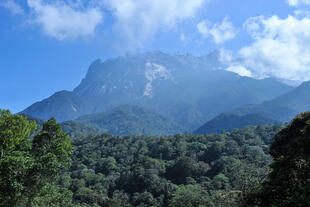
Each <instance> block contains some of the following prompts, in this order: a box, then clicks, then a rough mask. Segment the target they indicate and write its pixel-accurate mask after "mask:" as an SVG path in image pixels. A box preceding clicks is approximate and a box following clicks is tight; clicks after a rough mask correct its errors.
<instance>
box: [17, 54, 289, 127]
mask: <svg viewBox="0 0 310 207" xmlns="http://www.w3.org/2000/svg"><path fill="white" fill-rule="evenodd" d="M224 67H225V65H223V64H222V63H221V61H220V54H219V52H218V51H215V52H213V53H210V54H208V55H206V56H201V57H195V56H192V55H172V54H166V53H162V52H158V51H155V52H149V53H144V54H135V55H127V56H123V57H119V58H115V59H108V60H106V61H104V62H102V61H101V60H96V61H95V62H93V63H92V64H91V66H90V68H89V70H88V72H87V74H86V77H85V78H84V79H83V80H82V82H81V84H80V85H79V86H77V87H76V88H75V89H74V91H73V92H60V94H59V93H56V94H54V95H53V96H51V97H50V98H48V99H46V100H43V101H41V102H38V103H36V104H34V105H32V106H30V107H29V108H27V109H26V110H24V111H23V112H22V113H25V114H29V115H32V116H35V117H39V118H42V119H48V118H50V117H51V116H54V117H55V118H56V119H57V120H60V121H66V120H73V119H75V118H77V117H79V116H81V115H87V114H93V113H100V112H103V111H107V110H111V109H113V108H115V107H118V106H121V105H124V104H125V105H126V104H128V105H139V106H141V107H146V108H149V109H151V110H153V111H155V112H157V113H159V114H165V116H167V117H169V118H171V119H173V120H174V121H175V122H178V124H179V125H181V126H183V127H184V128H185V129H186V130H187V131H192V130H194V129H195V128H197V126H200V125H202V124H203V123H205V122H206V121H208V120H210V119H212V118H214V117H215V116H217V115H218V114H220V113H221V112H223V111H229V110H232V109H234V108H238V107H241V106H244V105H247V104H259V103H262V102H263V101H266V100H270V99H273V98H275V97H277V96H279V95H281V94H284V93H286V92H288V91H290V90H291V89H292V88H291V87H289V86H287V85H285V84H282V83H280V82H278V81H276V80H273V79H265V80H256V79H252V78H248V77H240V76H239V75H237V74H235V73H233V72H228V71H225V70H222V69H223V68H224Z"/></svg>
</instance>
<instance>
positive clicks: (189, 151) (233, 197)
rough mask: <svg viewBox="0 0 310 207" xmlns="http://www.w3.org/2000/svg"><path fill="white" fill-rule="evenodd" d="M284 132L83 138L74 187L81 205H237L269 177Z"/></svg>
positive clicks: (260, 130) (78, 149)
mask: <svg viewBox="0 0 310 207" xmlns="http://www.w3.org/2000/svg"><path fill="white" fill-rule="evenodd" d="M281 127H282V126H281V125H266V126H258V127H246V128H245V129H242V130H237V129H235V130H233V131H232V132H231V133H228V132H223V133H222V134H211V135H192V134H183V135H173V136H163V137H155V136H154V137H153V136H124V137H118V136H112V135H109V134H102V135H91V136H87V137H81V138H77V139H74V140H73V141H72V143H73V145H74V147H75V150H74V153H73V155H72V160H73V162H72V167H71V169H70V172H71V179H72V180H71V185H70V190H71V191H72V192H73V199H74V201H75V203H77V204H80V205H86V206H105V207H110V206H111V207H112V206H113V207H114V206H126V207H133V206H141V207H142V206H156V207H168V206H182V205H188V206H194V207H196V206H197V207H207V206H233V205H235V206H238V204H237V203H238V200H239V198H240V197H241V195H242V194H243V193H244V192H248V191H250V188H252V187H253V186H254V187H255V186H257V185H258V184H259V183H260V182H261V181H262V180H264V178H265V177H266V174H267V173H268V172H269V171H268V164H269V163H270V161H271V159H270V156H269V154H268V152H269V150H268V145H269V144H270V143H271V141H272V138H273V136H274V135H275V133H276V132H277V131H278V130H279V129H280V128H281ZM189 198H190V199H189ZM228 198H229V199H228ZM184 199H186V200H187V201H186V202H185V200H184ZM225 200H229V201H230V203H229V204H227V202H226V201H225ZM225 202H226V203H225Z"/></svg>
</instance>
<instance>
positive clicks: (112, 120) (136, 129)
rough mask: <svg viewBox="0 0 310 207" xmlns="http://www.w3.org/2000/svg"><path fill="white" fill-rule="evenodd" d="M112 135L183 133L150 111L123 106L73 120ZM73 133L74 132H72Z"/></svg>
mask: <svg viewBox="0 0 310 207" xmlns="http://www.w3.org/2000/svg"><path fill="white" fill-rule="evenodd" d="M75 121H76V122H81V123H83V124H85V125H87V126H90V127H93V128H96V129H99V130H100V131H101V132H107V133H109V134H113V135H122V136H123V135H130V134H131V135H134V134H139V135H150V134H151V135H167V134H176V133H178V132H184V129H182V128H181V127H180V126H179V125H178V124H176V123H175V122H173V121H172V120H169V119H168V118H166V117H164V116H162V115H159V114H157V113H155V112H153V111H151V110H148V109H145V108H142V107H139V106H130V105H123V106H120V107H117V108H115V109H113V110H111V111H107V112H103V113H99V114H92V115H86V116H82V117H80V118H78V119H76V120H75ZM73 131H75V130H73Z"/></svg>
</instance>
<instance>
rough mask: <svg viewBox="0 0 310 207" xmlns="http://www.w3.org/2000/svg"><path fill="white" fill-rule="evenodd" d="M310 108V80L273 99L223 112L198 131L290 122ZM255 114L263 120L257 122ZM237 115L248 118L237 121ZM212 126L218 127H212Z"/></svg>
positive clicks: (214, 130)
mask: <svg viewBox="0 0 310 207" xmlns="http://www.w3.org/2000/svg"><path fill="white" fill-rule="evenodd" d="M309 110H310V82H304V83H302V84H301V85H300V86H299V87H297V88H295V89H293V90H292V91H290V92H288V93H286V94H283V95H281V96H279V97H277V98H275V99H273V100H270V101H266V102H264V103H262V104H257V105H247V106H244V107H241V108H238V109H236V110H233V111H230V112H226V113H222V114H220V115H219V116H217V117H215V118H214V119H212V120H210V121H208V122H207V123H206V124H204V125H203V126H202V127H200V128H199V129H198V130H197V131H198V132H201V131H203V132H205V131H207V132H219V131H220V130H221V129H225V130H226V129H231V126H234V128H242V127H244V126H245V125H249V123H257V124H267V123H273V122H274V121H279V122H288V121H289V120H291V119H292V118H294V117H295V116H296V114H299V113H301V112H303V111H309ZM253 114H256V116H260V117H261V121H259V122H256V120H257V117H256V116H254V117H252V115H253ZM235 117H244V118H245V117H247V119H248V120H247V121H245V122H243V121H239V122H237V121H236V120H235ZM268 120H269V121H268ZM251 125H252V124H251ZM211 126H213V127H214V126H216V127H215V128H213V129H212V127H211Z"/></svg>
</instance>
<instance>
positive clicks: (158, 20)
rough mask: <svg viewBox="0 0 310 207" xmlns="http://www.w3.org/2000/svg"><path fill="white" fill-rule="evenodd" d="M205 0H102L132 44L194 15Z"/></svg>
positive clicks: (138, 42) (139, 44) (139, 43)
mask: <svg viewBox="0 0 310 207" xmlns="http://www.w3.org/2000/svg"><path fill="white" fill-rule="evenodd" d="M207 1H208V0H102V2H103V4H104V6H105V7H107V8H109V10H111V11H112V13H113V15H114V16H115V17H116V19H117V27H118V29H120V30H121V31H122V34H123V35H125V36H126V39H127V41H128V43H129V44H131V45H132V46H134V47H136V46H138V47H139V46H142V45H143V43H144V42H145V41H147V40H148V39H149V38H151V37H152V36H153V35H154V34H155V33H156V32H157V31H158V30H159V29H161V28H164V27H166V28H172V27H174V26H175V25H176V24H178V23H180V22H182V21H184V20H185V19H188V18H192V17H195V15H196V13H197V11H198V9H200V8H201V7H202V6H203V5H204V3H205V2H207Z"/></svg>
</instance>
